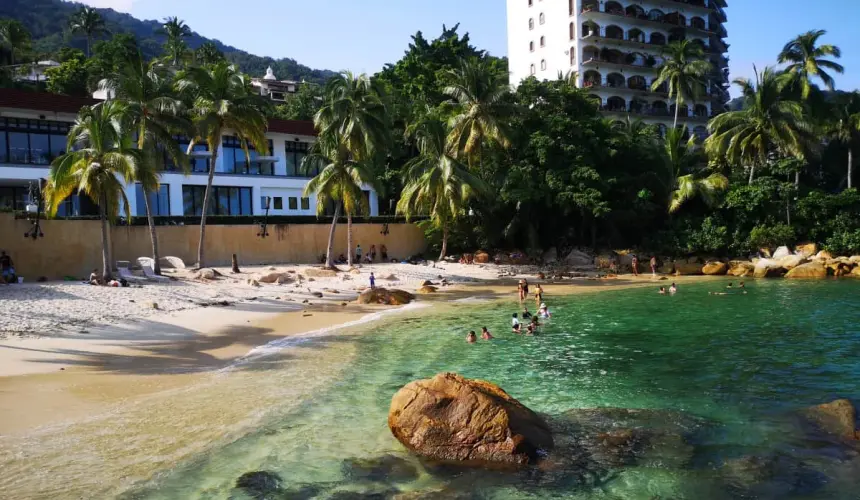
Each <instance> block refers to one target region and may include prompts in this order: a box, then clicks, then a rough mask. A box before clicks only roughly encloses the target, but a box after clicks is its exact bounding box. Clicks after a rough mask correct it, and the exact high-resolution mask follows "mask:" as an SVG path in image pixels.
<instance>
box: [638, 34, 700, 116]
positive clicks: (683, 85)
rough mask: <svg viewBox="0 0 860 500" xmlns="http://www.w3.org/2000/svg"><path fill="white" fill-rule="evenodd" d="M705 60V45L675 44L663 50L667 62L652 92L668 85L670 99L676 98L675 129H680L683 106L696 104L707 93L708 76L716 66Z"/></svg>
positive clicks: (684, 41)
mask: <svg viewBox="0 0 860 500" xmlns="http://www.w3.org/2000/svg"><path fill="white" fill-rule="evenodd" d="M704 57H705V51H704V49H703V48H702V45H701V44H699V43H696V42H693V41H691V40H681V41H679V42H672V43H670V44H669V45H667V46H666V47H665V48H664V49H663V59H664V62H663V65H662V66H660V74H659V75H657V79H656V80H654V83H653V84H652V85H651V90H653V91H654V92H657V91H658V90H659V89H660V86H662V85H663V84H664V83H666V82H668V83H669V97H674V99H675V123H674V125H673V127H674V128H677V127H678V113H679V111H680V109H681V106H683V105H684V103H686V102H691V101H695V100H696V99H698V98H699V96H701V95H702V94H703V93H704V91H705V77H706V76H707V74H708V73H710V72H711V70H712V68H713V65H712V64H711V63H710V62H708V61H706V60H705V59H704Z"/></svg>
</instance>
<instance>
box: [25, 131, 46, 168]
mask: <svg viewBox="0 0 860 500" xmlns="http://www.w3.org/2000/svg"><path fill="white" fill-rule="evenodd" d="M50 137H51V136H49V135H47V134H30V163H34V164H36V165H48V164H50V163H51V160H50V157H51V141H50Z"/></svg>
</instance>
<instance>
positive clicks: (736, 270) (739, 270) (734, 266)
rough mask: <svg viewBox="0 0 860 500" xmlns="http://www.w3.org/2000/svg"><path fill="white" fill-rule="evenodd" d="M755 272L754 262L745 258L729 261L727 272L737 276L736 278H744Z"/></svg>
mask: <svg viewBox="0 0 860 500" xmlns="http://www.w3.org/2000/svg"><path fill="white" fill-rule="evenodd" d="M753 273H755V264H753V263H752V262H750V261H747V260H733V261H731V262H729V271H728V274H729V275H730V276H737V277H738V278H746V277H748V276H752V275H753Z"/></svg>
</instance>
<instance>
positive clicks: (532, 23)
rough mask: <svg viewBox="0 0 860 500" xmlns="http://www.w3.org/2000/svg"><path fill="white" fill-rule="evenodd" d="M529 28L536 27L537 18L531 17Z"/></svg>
mask: <svg viewBox="0 0 860 500" xmlns="http://www.w3.org/2000/svg"><path fill="white" fill-rule="evenodd" d="M529 29H530V30H533V29H535V20H534V19H533V18H530V19H529Z"/></svg>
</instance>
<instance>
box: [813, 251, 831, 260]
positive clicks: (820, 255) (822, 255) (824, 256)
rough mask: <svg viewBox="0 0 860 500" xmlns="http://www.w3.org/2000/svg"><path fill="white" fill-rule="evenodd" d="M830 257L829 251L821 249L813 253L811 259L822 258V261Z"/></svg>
mask: <svg viewBox="0 0 860 500" xmlns="http://www.w3.org/2000/svg"><path fill="white" fill-rule="evenodd" d="M832 258H833V255H831V253H830V252H828V251H827V250H822V251H820V252H818V253H817V254H815V257H813V259H815V260H824V261H827V260H830V259H832Z"/></svg>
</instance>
